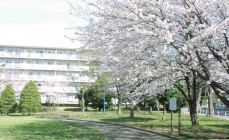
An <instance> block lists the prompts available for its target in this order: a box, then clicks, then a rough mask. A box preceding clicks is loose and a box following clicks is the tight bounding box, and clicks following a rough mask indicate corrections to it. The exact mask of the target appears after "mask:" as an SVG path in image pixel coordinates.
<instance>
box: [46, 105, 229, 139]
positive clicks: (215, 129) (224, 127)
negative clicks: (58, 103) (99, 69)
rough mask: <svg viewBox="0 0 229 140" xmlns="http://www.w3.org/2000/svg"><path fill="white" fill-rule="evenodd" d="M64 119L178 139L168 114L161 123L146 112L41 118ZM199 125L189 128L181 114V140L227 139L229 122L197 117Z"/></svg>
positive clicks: (69, 112) (62, 113) (61, 111)
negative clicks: (131, 116) (140, 129)
mask: <svg viewBox="0 0 229 140" xmlns="http://www.w3.org/2000/svg"><path fill="white" fill-rule="evenodd" d="M47 116H48V117H54V118H55V117H66V118H70V119H79V120H91V121H103V122H109V123H115V124H123V125H130V126H135V127H140V128H144V129H148V130H152V131H156V132H160V133H165V134H168V135H172V136H175V137H178V119H177V118H178V117H177V114H176V113H174V121H173V124H174V133H173V134H171V131H170V130H171V125H170V124H171V121H170V113H167V114H166V120H165V121H162V120H161V117H162V114H161V113H157V112H154V113H153V114H152V115H149V114H148V112H144V111H142V113H140V114H139V113H135V118H134V119H130V118H129V111H127V110H124V111H122V115H120V116H118V115H117V114H116V112H115V111H107V112H106V113H103V112H97V111H88V112H84V113H82V112H80V110H79V109H77V108H61V107H60V108H58V111H55V112H50V113H48V114H43V117H47ZM198 118H199V122H200V125H199V126H191V121H190V117H189V115H188V114H182V126H181V131H182V135H181V136H179V137H180V138H183V139H187V138H189V139H199V138H201V139H207V138H210V139H212V138H214V139H229V121H228V120H224V119H219V118H213V117H207V116H198Z"/></svg>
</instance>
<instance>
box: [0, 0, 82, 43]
mask: <svg viewBox="0 0 229 140" xmlns="http://www.w3.org/2000/svg"><path fill="white" fill-rule="evenodd" d="M77 1H78V0H0V45H22V46H47V47H79V46H80V43H79V42H72V41H71V40H69V39H68V38H66V37H64V36H69V37H73V36H74V34H73V31H71V30H68V29H67V28H69V27H72V26H73V24H75V23H77V24H83V23H81V21H79V20H77V18H76V17H74V16H72V15H70V14H69V11H70V5H69V3H74V2H77Z"/></svg>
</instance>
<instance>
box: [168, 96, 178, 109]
mask: <svg viewBox="0 0 229 140" xmlns="http://www.w3.org/2000/svg"><path fill="white" fill-rule="evenodd" d="M169 110H177V99H176V98H170V102H169Z"/></svg>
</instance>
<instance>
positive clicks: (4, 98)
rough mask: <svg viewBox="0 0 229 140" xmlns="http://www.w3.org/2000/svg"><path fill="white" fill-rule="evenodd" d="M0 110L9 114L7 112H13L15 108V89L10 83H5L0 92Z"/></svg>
mask: <svg viewBox="0 0 229 140" xmlns="http://www.w3.org/2000/svg"><path fill="white" fill-rule="evenodd" d="M0 100H1V101H0V104H1V105H0V107H1V112H2V113H3V114H7V115H9V113H11V112H14V111H15V108H16V104H17V103H16V96H15V91H14V89H13V87H12V85H11V84H9V85H7V86H6V88H5V90H4V91H3V92H2V94H1V99H0Z"/></svg>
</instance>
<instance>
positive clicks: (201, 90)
mask: <svg viewBox="0 0 229 140" xmlns="http://www.w3.org/2000/svg"><path fill="white" fill-rule="evenodd" d="M202 93H203V87H200V89H199V94H198V97H197V101H196V102H197V109H199V110H201V104H200V102H201V95H202Z"/></svg>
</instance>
